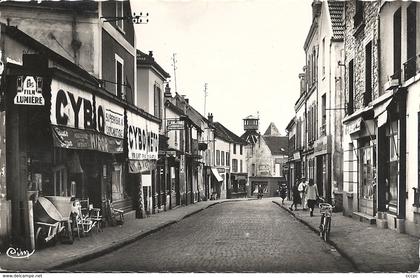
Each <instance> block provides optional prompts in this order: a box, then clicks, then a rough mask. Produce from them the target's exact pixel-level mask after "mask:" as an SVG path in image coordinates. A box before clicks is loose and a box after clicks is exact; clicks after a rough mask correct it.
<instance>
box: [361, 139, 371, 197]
mask: <svg viewBox="0 0 420 278" xmlns="http://www.w3.org/2000/svg"><path fill="white" fill-rule="evenodd" d="M374 167H375V163H374V151H373V147H372V146H371V145H369V144H366V145H365V146H364V147H362V148H360V168H361V169H360V179H361V180H360V193H359V194H360V197H361V198H364V199H370V200H371V199H373V197H374V194H375V188H374V182H375V174H374V171H375V169H374Z"/></svg>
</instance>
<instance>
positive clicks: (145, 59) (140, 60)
mask: <svg viewBox="0 0 420 278" xmlns="http://www.w3.org/2000/svg"><path fill="white" fill-rule="evenodd" d="M137 66H151V67H154V68H155V70H156V71H157V72H158V73H159V74H161V75H162V76H163V77H165V78H170V77H171V76H170V75H169V73H167V72H166V71H165V70H164V69H163V68H162V67H161V66H160V65H159V64H158V63H157V62H156V61H155V58H153V55H151V54H146V53H144V52H142V51H140V50H138V49H137Z"/></svg>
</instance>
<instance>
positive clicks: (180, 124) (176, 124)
mask: <svg viewBox="0 0 420 278" xmlns="http://www.w3.org/2000/svg"><path fill="white" fill-rule="evenodd" d="M166 121H167V122H166V128H167V130H168V131H169V130H182V129H184V121H183V120H180V119H167V120H166Z"/></svg>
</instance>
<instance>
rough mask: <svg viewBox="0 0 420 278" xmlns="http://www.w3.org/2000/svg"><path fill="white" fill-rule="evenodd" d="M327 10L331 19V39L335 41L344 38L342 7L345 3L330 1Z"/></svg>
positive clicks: (335, 0)
mask: <svg viewBox="0 0 420 278" xmlns="http://www.w3.org/2000/svg"><path fill="white" fill-rule="evenodd" d="M327 3H328V9H329V12H330V17H331V24H332V30H333V37H334V39H336V40H342V39H343V38H344V16H343V15H344V5H345V1H337V0H330V1H328V2H327Z"/></svg>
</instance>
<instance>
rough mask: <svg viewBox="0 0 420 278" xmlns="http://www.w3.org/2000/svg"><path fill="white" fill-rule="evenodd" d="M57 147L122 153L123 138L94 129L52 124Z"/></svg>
mask: <svg viewBox="0 0 420 278" xmlns="http://www.w3.org/2000/svg"><path fill="white" fill-rule="evenodd" d="M51 129H52V135H53V142H54V146H55V147H59V148H66V149H75V150H93V151H99V152H104V153H122V152H123V139H120V138H115V137H110V136H107V135H104V134H101V133H99V132H96V131H93V130H81V129H76V128H69V127H63V126H54V125H52V126H51Z"/></svg>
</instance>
